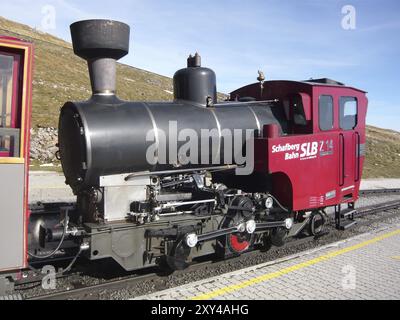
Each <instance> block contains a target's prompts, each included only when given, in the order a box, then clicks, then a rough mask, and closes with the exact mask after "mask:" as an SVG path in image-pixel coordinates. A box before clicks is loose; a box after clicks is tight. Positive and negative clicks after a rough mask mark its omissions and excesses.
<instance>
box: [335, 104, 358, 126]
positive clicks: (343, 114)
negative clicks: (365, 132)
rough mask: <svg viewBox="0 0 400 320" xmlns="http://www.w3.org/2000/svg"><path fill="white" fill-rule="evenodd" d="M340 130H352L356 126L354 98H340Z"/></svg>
mask: <svg viewBox="0 0 400 320" xmlns="http://www.w3.org/2000/svg"><path fill="white" fill-rule="evenodd" d="M339 108H340V111H339V112H340V118H339V121H340V128H341V129H343V130H353V129H354V128H355V127H356V125H357V99H356V98H354V97H340V100H339Z"/></svg>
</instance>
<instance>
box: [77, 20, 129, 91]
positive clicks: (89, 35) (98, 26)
mask: <svg viewBox="0 0 400 320" xmlns="http://www.w3.org/2000/svg"><path fill="white" fill-rule="evenodd" d="M70 29H71V37H72V46H73V48H74V53H75V54H76V55H77V56H79V57H81V58H83V59H85V60H87V62H88V68H89V75H90V82H91V86H92V92H93V94H103V95H113V94H115V88H116V61H117V60H118V59H120V58H122V57H123V56H125V55H127V54H128V52H129V26H128V25H127V24H125V23H122V22H119V21H112V20H84V21H78V22H75V23H73V24H71V26H70Z"/></svg>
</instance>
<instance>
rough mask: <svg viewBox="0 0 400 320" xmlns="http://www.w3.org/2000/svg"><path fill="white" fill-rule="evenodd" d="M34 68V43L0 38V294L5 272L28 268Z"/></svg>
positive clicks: (3, 284) (5, 283) (4, 284)
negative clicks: (30, 149) (30, 134)
mask: <svg viewBox="0 0 400 320" xmlns="http://www.w3.org/2000/svg"><path fill="white" fill-rule="evenodd" d="M32 64H33V46H32V44H31V43H29V42H26V41H23V40H19V39H16V38H11V37H0V72H1V74H0V75H1V78H0V291H2V290H1V289H4V287H5V286H6V285H7V283H8V282H5V281H1V280H2V279H1V273H2V272H7V273H10V272H11V273H13V272H18V271H19V270H20V269H23V268H26V267H27V265H28V261H27V246H28V237H27V228H28V220H29V210H28V169H29V132H30V130H29V129H30V118H31V90H32ZM3 291H4V290H3Z"/></svg>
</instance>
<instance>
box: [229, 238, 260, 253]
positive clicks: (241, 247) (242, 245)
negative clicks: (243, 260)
mask: <svg viewBox="0 0 400 320" xmlns="http://www.w3.org/2000/svg"><path fill="white" fill-rule="evenodd" d="M253 242H254V240H253V236H252V235H251V234H248V233H247V234H242V233H238V234H230V235H229V236H228V239H227V245H228V248H229V250H230V251H232V252H234V253H236V254H240V253H243V252H245V251H246V250H248V249H249V248H250V246H251V245H252V244H253Z"/></svg>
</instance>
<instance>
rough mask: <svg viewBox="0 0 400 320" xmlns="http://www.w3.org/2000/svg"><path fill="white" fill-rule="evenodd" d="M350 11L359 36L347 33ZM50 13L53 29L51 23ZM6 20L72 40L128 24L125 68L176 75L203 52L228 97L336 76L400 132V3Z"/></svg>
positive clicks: (12, 5)
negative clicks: (80, 30) (94, 25)
mask: <svg viewBox="0 0 400 320" xmlns="http://www.w3.org/2000/svg"><path fill="white" fill-rule="evenodd" d="M345 5H352V6H353V7H354V8H355V13H356V24H355V29H352V30H345V29H343V28H342V19H343V17H344V14H343V13H342V7H343V6H345ZM49 6H51V7H50V11H51V10H52V9H51V8H54V12H55V20H54V21H55V25H52V24H50V25H49V24H46V23H44V24H43V21H45V22H46V21H47V20H46V19H45V18H46V15H45V13H44V12H49V11H48V8H49ZM0 15H2V16H4V17H5V18H8V19H12V20H15V21H18V22H22V23H25V24H28V25H30V26H32V27H37V28H39V29H45V30H44V31H46V32H48V33H51V34H54V35H56V36H58V37H61V38H63V39H65V40H68V41H70V35H69V24H71V23H72V22H74V21H76V20H81V19H88V18H110V19H116V20H121V21H124V22H126V23H128V24H129V25H130V26H131V48H130V54H129V55H128V56H127V57H125V58H123V60H122V62H124V63H126V64H129V65H132V66H135V67H138V68H142V69H146V70H149V71H152V72H156V73H160V74H163V75H166V76H170V77H171V76H172V75H173V74H174V72H175V71H176V70H177V69H179V68H181V67H184V66H185V64H186V57H187V55H188V54H189V53H194V52H195V51H198V52H199V53H200V54H201V56H202V61H203V65H204V66H207V67H210V68H212V69H214V70H215V72H216V73H217V81H218V90H219V91H222V92H226V93H228V92H230V91H232V90H234V89H236V88H238V87H241V86H243V85H245V84H248V83H251V82H255V79H256V77H257V70H258V69H261V70H263V71H264V73H265V75H266V77H267V79H291V80H302V79H308V78H310V77H313V78H317V77H329V78H333V79H336V80H339V81H342V82H344V83H346V84H348V85H352V86H355V87H359V88H361V89H363V90H366V91H368V98H369V110H368V118H367V122H368V123H369V124H372V125H376V126H380V127H385V128H391V129H395V130H398V131H400V102H399V92H400V67H399V64H400V63H399V59H400V42H399V39H400V37H399V33H400V1H398V0H387V1H377V0H345V1H342V0H302V1H298V0H259V1H256V0H247V1H244V0H217V1H212V0H205V1H202V0H196V1H188V0H186V1H180V0H169V1H165V0H164V1H163V0H114V1H105V0H97V1H89V0H87V1H78V0H71V1H67V0H37V1H32V0H13V1H7V2H4V3H2V5H1V11H0ZM43 26H44V27H43Z"/></svg>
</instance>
